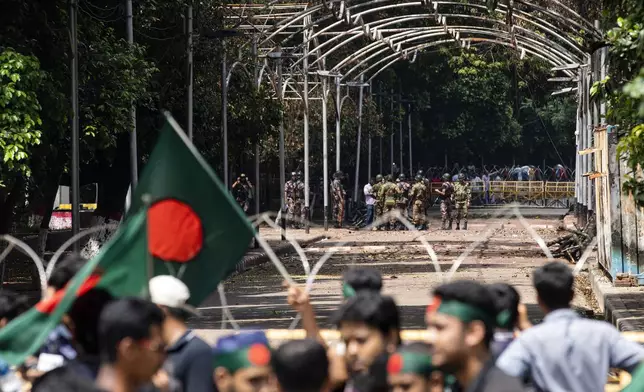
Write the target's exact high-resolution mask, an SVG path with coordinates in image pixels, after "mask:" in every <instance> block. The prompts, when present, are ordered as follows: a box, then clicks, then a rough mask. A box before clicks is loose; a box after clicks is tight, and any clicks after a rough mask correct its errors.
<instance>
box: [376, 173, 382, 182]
mask: <svg viewBox="0 0 644 392" xmlns="http://www.w3.org/2000/svg"><path fill="white" fill-rule="evenodd" d="M383 180H384V178H383V177H382V174H378V175H377V176H376V182H382V181H383Z"/></svg>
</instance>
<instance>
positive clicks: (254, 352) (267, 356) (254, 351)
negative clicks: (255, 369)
mask: <svg viewBox="0 0 644 392" xmlns="http://www.w3.org/2000/svg"><path fill="white" fill-rule="evenodd" d="M248 361H249V362H250V363H251V364H253V365H254V366H266V365H268V363H269V362H270V361H271V352H270V351H268V348H267V347H266V346H264V345H263V344H253V345H252V346H250V348H249V349H248Z"/></svg>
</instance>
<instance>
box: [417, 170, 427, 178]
mask: <svg viewBox="0 0 644 392" xmlns="http://www.w3.org/2000/svg"><path fill="white" fill-rule="evenodd" d="M418 176H420V178H423V177H425V173H424V172H423V171H422V170H418V171H417V172H416V177H418Z"/></svg>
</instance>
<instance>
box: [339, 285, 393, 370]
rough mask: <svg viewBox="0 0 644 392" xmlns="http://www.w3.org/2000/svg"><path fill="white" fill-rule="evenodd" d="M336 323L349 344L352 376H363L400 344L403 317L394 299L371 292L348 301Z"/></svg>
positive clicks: (348, 357)
mask: <svg viewBox="0 0 644 392" xmlns="http://www.w3.org/2000/svg"><path fill="white" fill-rule="evenodd" d="M333 321H334V322H335V324H336V325H337V327H338V329H339V330H340V334H341V335H342V339H343V340H344V343H345V345H346V351H345V359H346V362H347V367H348V370H349V371H350V372H351V373H362V372H365V371H367V370H368V369H369V366H371V364H372V363H373V362H374V361H375V359H376V358H378V356H379V355H381V354H383V353H386V352H393V351H394V350H395V349H396V347H397V346H398V345H399V344H400V316H399V314H398V307H397V306H396V303H395V302H394V300H393V299H392V298H391V297H386V296H382V295H380V294H379V293H375V292H371V291H362V292H359V293H358V294H357V295H356V296H354V297H351V298H349V300H348V301H347V302H345V303H344V304H343V305H342V306H341V307H340V309H338V311H337V312H336V313H335V314H334V317H333Z"/></svg>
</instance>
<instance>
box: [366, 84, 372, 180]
mask: <svg viewBox="0 0 644 392" xmlns="http://www.w3.org/2000/svg"><path fill="white" fill-rule="evenodd" d="M371 89H372V83H371V81H369V95H370V96H371V94H372V93H373V91H372V90H371ZM369 102H371V100H370V101H369ZM371 139H372V137H371V127H369V144H368V148H367V155H368V159H367V180H371Z"/></svg>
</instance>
